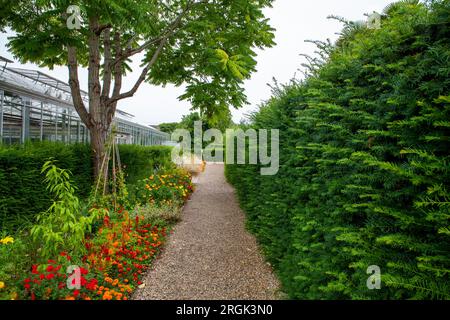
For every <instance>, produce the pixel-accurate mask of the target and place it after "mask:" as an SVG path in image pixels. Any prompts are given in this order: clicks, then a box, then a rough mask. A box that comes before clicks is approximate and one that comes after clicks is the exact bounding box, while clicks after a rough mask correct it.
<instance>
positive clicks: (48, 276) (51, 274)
mask: <svg viewBox="0 0 450 320" xmlns="http://www.w3.org/2000/svg"><path fill="white" fill-rule="evenodd" d="M54 277H55V275H54V274H53V273H49V274H48V275H47V276H46V278H47V280H51V279H53V278H54Z"/></svg>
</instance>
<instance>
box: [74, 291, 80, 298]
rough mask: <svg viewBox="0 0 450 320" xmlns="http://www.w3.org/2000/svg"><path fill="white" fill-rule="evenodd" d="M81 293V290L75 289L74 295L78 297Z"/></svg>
mask: <svg viewBox="0 0 450 320" xmlns="http://www.w3.org/2000/svg"><path fill="white" fill-rule="evenodd" d="M79 294H80V290H75V291H74V292H73V296H74V297H75V298H76V297H77V296H78V295H79Z"/></svg>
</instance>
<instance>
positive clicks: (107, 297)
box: [103, 292, 112, 300]
mask: <svg viewBox="0 0 450 320" xmlns="http://www.w3.org/2000/svg"><path fill="white" fill-rule="evenodd" d="M111 299H112V295H111V294H110V293H109V292H105V294H104V295H103V300H111Z"/></svg>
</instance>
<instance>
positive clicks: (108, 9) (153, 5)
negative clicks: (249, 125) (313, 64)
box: [0, 0, 274, 176]
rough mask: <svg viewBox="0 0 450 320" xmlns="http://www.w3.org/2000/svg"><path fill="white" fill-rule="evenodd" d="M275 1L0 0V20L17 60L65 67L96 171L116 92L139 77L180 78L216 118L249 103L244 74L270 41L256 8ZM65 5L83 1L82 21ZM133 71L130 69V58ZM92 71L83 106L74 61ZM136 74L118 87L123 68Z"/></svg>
mask: <svg viewBox="0 0 450 320" xmlns="http://www.w3.org/2000/svg"><path fill="white" fill-rule="evenodd" d="M272 1H273V0H209V1H208V0H80V1H76V0H68V1H66V0H0V28H2V29H3V30H6V29H7V28H9V29H10V30H12V31H13V32H14V35H13V36H11V37H10V38H9V42H8V47H9V48H10V50H11V52H12V53H13V55H14V56H15V57H16V58H18V59H20V61H21V62H34V63H37V64H39V65H41V66H47V67H50V68H52V67H54V66H55V65H67V66H68V69H69V84H70V88H71V91H72V98H73V104H74V106H75V109H76V111H77V112H78V114H79V116H80V118H81V120H82V121H83V123H84V124H85V125H86V126H87V128H88V129H89V131H90V135H91V145H92V150H93V159H94V168H95V169H94V171H95V172H94V173H95V176H98V175H99V173H100V163H101V159H102V157H103V156H104V151H105V141H106V137H107V134H108V131H109V128H110V126H111V122H112V120H113V118H114V115H115V112H116V108H117V104H118V102H119V101H120V100H122V99H125V98H129V97H131V96H133V95H134V94H135V93H136V91H137V90H138V88H139V87H140V85H141V84H142V83H143V82H144V81H147V82H149V83H152V84H157V85H165V84H168V83H173V84H175V85H181V84H186V92H185V93H184V94H183V95H182V96H181V97H180V98H181V99H185V100H188V101H190V102H191V104H192V106H193V108H194V109H198V110H200V112H201V113H202V114H205V115H207V116H214V115H215V114H220V113H223V112H224V111H223V110H224V109H225V110H228V108H229V107H230V106H231V107H235V108H238V107H240V106H242V105H243V104H244V103H246V96H245V94H244V91H243V88H242V82H243V80H244V79H246V78H248V77H249V75H250V74H251V72H252V71H254V70H255V66H256V61H255V56H256V54H255V52H254V49H255V48H257V47H259V48H264V47H269V46H272V45H273V44H274V43H273V29H272V28H271V27H270V26H269V24H268V19H266V18H265V17H264V14H263V12H262V10H263V9H264V8H265V7H270V6H271V3H272ZM70 5H77V6H79V8H80V9H81V16H82V17H83V20H84V23H83V24H82V27H81V29H69V28H68V26H67V20H68V18H70V14H68V13H67V9H68V7H69V6H70ZM135 56H136V57H139V58H141V59H142V61H141V62H142V64H141V69H140V70H131V69H130V67H129V63H130V61H131V60H132V59H133V58H134V57H135ZM80 66H82V67H87V68H88V71H89V73H88V74H89V79H88V92H89V105H88V106H86V105H85V103H84V101H83V99H82V96H81V94H80V82H79V76H78V68H79V67H80ZM127 71H128V72H139V78H138V80H137V81H136V83H134V84H133V85H132V86H131V87H130V88H129V89H127V90H123V88H122V87H123V77H124V75H125V74H126V72H127Z"/></svg>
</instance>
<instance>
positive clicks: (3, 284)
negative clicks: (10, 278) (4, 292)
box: [0, 281, 5, 289]
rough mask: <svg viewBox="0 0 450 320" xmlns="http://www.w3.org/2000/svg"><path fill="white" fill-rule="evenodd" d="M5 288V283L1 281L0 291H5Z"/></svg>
mask: <svg viewBox="0 0 450 320" xmlns="http://www.w3.org/2000/svg"><path fill="white" fill-rule="evenodd" d="M4 287H5V283H4V282H3V281H0V289H3V288H4Z"/></svg>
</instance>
